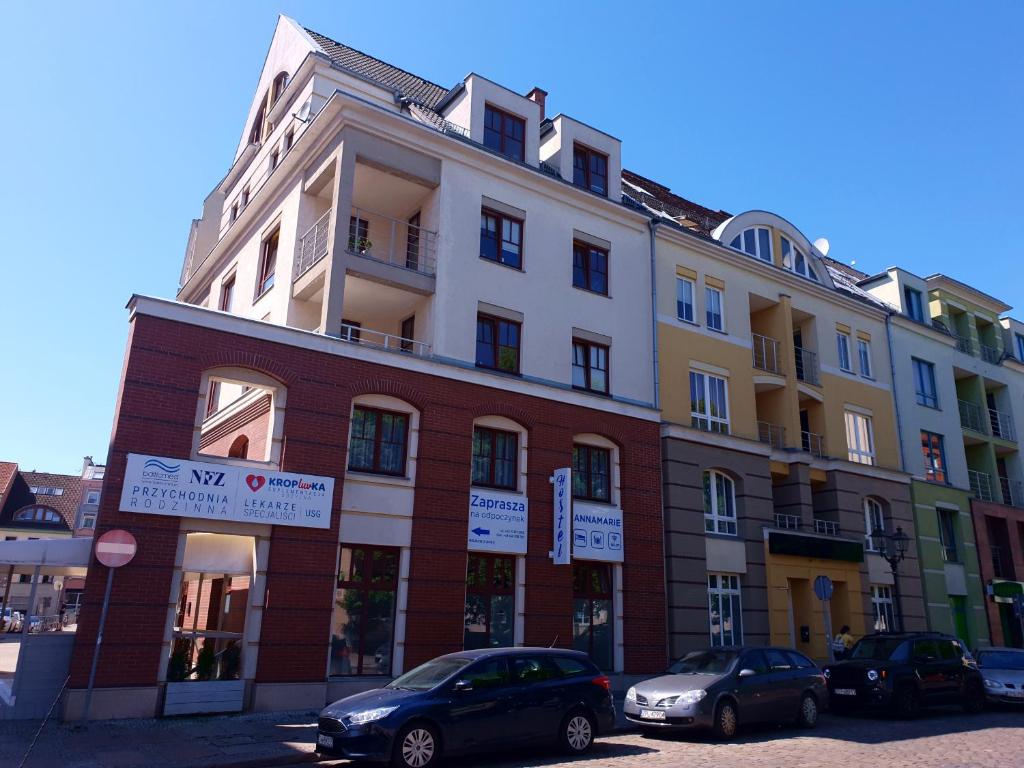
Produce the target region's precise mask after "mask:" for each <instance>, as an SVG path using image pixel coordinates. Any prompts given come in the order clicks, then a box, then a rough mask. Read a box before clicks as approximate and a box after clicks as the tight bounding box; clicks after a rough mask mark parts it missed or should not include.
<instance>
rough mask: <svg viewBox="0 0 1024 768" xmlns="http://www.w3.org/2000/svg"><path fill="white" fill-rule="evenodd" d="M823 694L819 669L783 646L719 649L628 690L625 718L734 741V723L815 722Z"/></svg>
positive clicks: (681, 662)
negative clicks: (704, 731) (697, 730)
mask: <svg viewBox="0 0 1024 768" xmlns="http://www.w3.org/2000/svg"><path fill="white" fill-rule="evenodd" d="M827 701H828V692H827V691H826V688H825V678H824V676H823V675H822V674H821V670H819V669H818V667H817V666H816V665H815V664H814V662H813V661H811V660H810V659H808V658H807V657H806V656H804V655H803V654H802V653H799V652H797V651H793V650H789V649H786V648H747V647H724V648H722V647H719V648H708V649H706V650H703V651H694V652H692V653H688V654H687V655H686V656H684V657H683V658H681V659H679V660H678V661H677V662H675V663H674V664H672V665H671V666H670V667H669V668H668V670H667V672H666V673H665V674H664V675H662V676H661V677H655V678H653V679H651V680H645V681H644V682H642V683H639V684H637V685H635V686H633V687H632V688H630V689H629V690H628V691H627V692H626V702H625V705H624V706H623V712H624V713H625V715H626V719H627V720H629V721H630V722H632V723H637V724H639V725H640V726H641V727H643V728H644V729H650V730H655V729H658V730H660V729H665V730H670V729H686V728H702V729H710V730H712V731H714V733H715V735H717V736H718V737H719V738H723V739H731V738H732V737H734V736H735V735H736V733H737V730H738V728H739V725H740V724H741V723H742V724H744V725H746V724H749V723H758V722H794V723H796V724H798V725H800V726H802V727H804V728H813V727H814V726H815V725H817V723H818V712H819V710H820V709H821V708H823V707H825V706H826V704H827Z"/></svg>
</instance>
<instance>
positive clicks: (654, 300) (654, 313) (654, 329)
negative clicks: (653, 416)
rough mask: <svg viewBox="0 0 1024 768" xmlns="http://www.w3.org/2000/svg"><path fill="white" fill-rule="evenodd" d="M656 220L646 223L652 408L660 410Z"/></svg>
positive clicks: (657, 222)
mask: <svg viewBox="0 0 1024 768" xmlns="http://www.w3.org/2000/svg"><path fill="white" fill-rule="evenodd" d="M660 223H661V222H659V221H658V220H657V219H650V220H648V222H647V225H648V227H649V228H650V237H651V360H652V362H653V365H654V369H653V370H654V399H653V400H652V401H651V402H653V403H654V407H655V408H656V409H658V410H660V409H661V393H660V380H659V377H658V280H657V271H658V270H657V260H656V249H655V239H656V236H657V232H658V224H660Z"/></svg>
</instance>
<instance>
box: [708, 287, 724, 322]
mask: <svg viewBox="0 0 1024 768" xmlns="http://www.w3.org/2000/svg"><path fill="white" fill-rule="evenodd" d="M704 314H705V316H706V320H707V326H708V328H712V329H714V330H716V331H724V330H725V321H724V319H723V316H722V292H721V291H720V290H719V289H718V288H712V287H711V286H707V287H705V288H704Z"/></svg>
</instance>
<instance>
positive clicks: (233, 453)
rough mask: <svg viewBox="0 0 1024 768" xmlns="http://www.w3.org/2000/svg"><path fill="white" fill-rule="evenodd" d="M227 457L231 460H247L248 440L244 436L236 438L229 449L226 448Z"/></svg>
mask: <svg viewBox="0 0 1024 768" xmlns="http://www.w3.org/2000/svg"><path fill="white" fill-rule="evenodd" d="M228 457H229V458H232V459H247V458H249V438H248V437H246V436H245V435H239V436H238V437H236V438H235V440H234V442H233V443H231V447H230V448H228Z"/></svg>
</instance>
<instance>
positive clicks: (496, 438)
mask: <svg viewBox="0 0 1024 768" xmlns="http://www.w3.org/2000/svg"><path fill="white" fill-rule="evenodd" d="M518 456H519V435H517V434H516V433H515V432H505V431H503V430H500V429H490V428H488V427H474V428H473V485H480V486H487V487H491V488H507V489H509V490H515V489H516V488H517V487H518V486H519V477H518V469H517V464H518Z"/></svg>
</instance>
